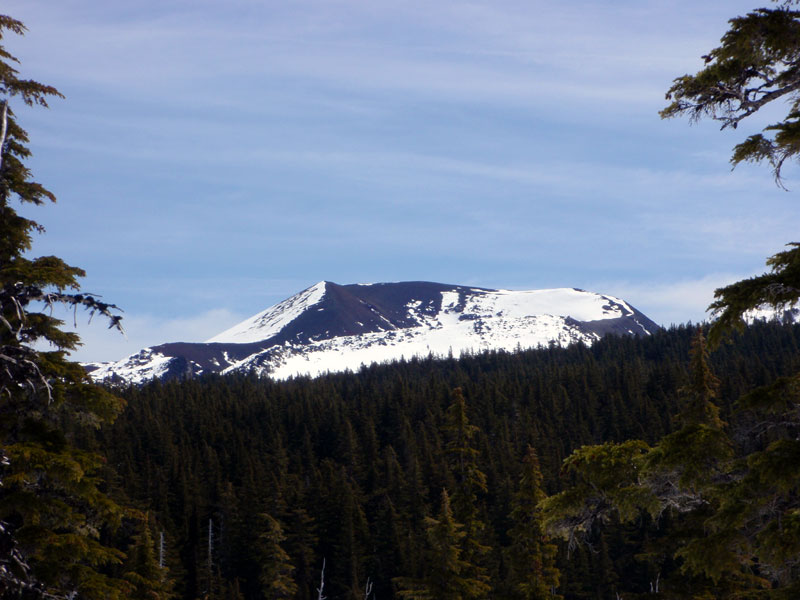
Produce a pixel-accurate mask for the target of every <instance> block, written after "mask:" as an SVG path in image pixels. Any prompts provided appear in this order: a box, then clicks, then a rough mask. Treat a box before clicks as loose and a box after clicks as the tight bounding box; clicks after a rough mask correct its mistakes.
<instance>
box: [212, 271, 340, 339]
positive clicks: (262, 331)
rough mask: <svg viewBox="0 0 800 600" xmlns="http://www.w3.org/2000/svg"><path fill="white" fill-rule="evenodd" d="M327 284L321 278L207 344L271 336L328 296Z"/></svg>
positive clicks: (216, 336)
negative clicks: (326, 293) (326, 294)
mask: <svg viewBox="0 0 800 600" xmlns="http://www.w3.org/2000/svg"><path fill="white" fill-rule="evenodd" d="M325 287H326V286H325V282H324V281H320V282H319V283H317V284H315V285H312V286H311V287H310V288H308V289H305V290H303V291H302V292H300V293H299V294H295V295H294V296H292V297H291V298H287V299H286V300H284V301H282V302H279V303H278V304H276V305H274V306H270V307H269V308H268V309H267V310H265V311H263V312H260V313H258V314H257V315H255V316H254V317H250V318H249V319H247V320H245V321H242V322H241V323H239V324H238V325H234V326H233V327H231V328H230V329H228V330H226V331H223V332H222V333H220V334H218V335H215V336H214V337H212V338H211V339H210V340H207V341H206V343H207V344H214V343H220V344H247V343H249V342H260V341H261V340H266V339H269V338H271V337H272V336H273V335H276V334H277V333H279V332H280V331H281V329H283V328H284V327H286V326H287V325H288V324H289V323H291V322H292V321H294V320H295V319H296V318H297V317H299V316H300V315H301V314H303V312H305V311H306V310H308V308H309V307H311V306H314V305H315V304H319V302H320V301H321V300H322V298H323V297H324V296H325Z"/></svg>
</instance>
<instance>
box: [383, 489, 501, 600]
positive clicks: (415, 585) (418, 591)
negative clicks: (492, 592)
mask: <svg viewBox="0 0 800 600" xmlns="http://www.w3.org/2000/svg"><path fill="white" fill-rule="evenodd" d="M463 529H464V527H463V525H462V524H461V523H458V522H457V521H456V520H455V519H454V517H453V511H452V509H451V507H450V496H449V495H448V493H447V490H442V507H441V511H440V512H439V515H438V519H433V518H431V517H427V518H426V519H425V533H426V541H427V544H426V551H425V554H426V559H427V560H426V563H425V564H426V572H425V575H424V576H423V577H422V578H421V579H411V578H406V577H399V578H397V579H395V583H397V585H398V587H399V588H400V592H399V595H400V597H402V598H409V599H410V600H468V599H470V598H483V597H485V596H486V594H487V593H488V592H489V585H488V584H487V583H486V582H485V581H483V580H482V579H474V578H471V577H470V576H469V573H470V572H471V571H473V570H474V566H473V565H470V563H469V562H467V561H466V560H464V559H463V558H462V544H463V539H464V537H465V535H466V533H465V532H464V530H463Z"/></svg>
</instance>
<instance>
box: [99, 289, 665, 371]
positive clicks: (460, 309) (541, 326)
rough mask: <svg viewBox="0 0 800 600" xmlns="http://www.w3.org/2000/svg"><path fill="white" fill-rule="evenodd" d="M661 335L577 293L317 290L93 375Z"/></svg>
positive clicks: (346, 362) (378, 358)
mask: <svg viewBox="0 0 800 600" xmlns="http://www.w3.org/2000/svg"><path fill="white" fill-rule="evenodd" d="M658 328H659V326H658V325H657V324H655V323H654V322H653V321H651V320H650V319H649V318H647V317H646V316H645V315H643V314H642V313H641V312H639V311H638V310H636V309H635V308H633V307H632V306H631V305H630V304H628V303H627V302H625V301H624V300H621V299H619V298H616V297H614V296H609V295H603V294H598V293H595V292H587V291H584V290H579V289H577V288H556V289H545V290H523V291H513V290H495V289H490V288H482V287H473V286H462V285H452V284H443V283H436V282H428V281H410V282H395V283H371V284H346V285H340V284H337V283H334V282H330V281H320V282H318V283H316V284H314V285H312V286H310V287H309V288H306V289H305V290H302V291H301V292H298V293H297V294H295V295H293V296H291V297H289V298H287V299H286V300H283V301H281V302H279V303H277V304H275V305H273V306H271V307H269V308H267V309H266V310H264V311H261V312H260V313H257V314H255V315H254V316H252V317H250V318H249V319H245V320H244V321H242V322H241V323H239V324H237V325H234V326H233V327H231V328H229V329H227V330H225V331H223V332H221V333H219V334H217V335H215V336H213V337H212V338H210V339H208V340H207V341H206V342H169V343H166V344H160V345H157V346H153V347H150V348H145V349H143V350H141V351H139V352H137V353H135V354H132V355H131V356H129V357H127V358H124V359H122V360H120V361H117V362H115V363H110V364H105V365H100V366H98V367H97V368H95V369H93V370H91V372H90V374H91V376H92V377H93V378H94V379H96V380H101V381H112V382H113V381H117V382H126V383H140V382H143V381H146V380H148V379H152V378H160V379H172V378H181V377H191V376H194V375H199V374H201V373H207V372H219V373H229V372H242V371H246V372H255V373H258V374H260V375H269V376H272V377H275V378H278V379H284V378H287V377H291V376H294V375H305V374H308V375H319V374H322V373H325V372H328V371H341V370H345V369H351V370H354V369H357V368H358V367H360V366H361V364H370V363H372V362H386V361H390V360H396V359H399V358H410V357H411V356H415V355H429V354H433V355H437V356H438V355H447V354H449V353H452V354H462V353H464V352H469V351H473V352H474V351H481V350H491V349H505V350H515V349H517V348H529V347H536V346H537V345H548V344H557V345H561V346H565V345H568V344H570V343H575V342H583V343H586V344H591V343H592V342H594V341H596V340H597V339H600V337H602V336H603V335H607V334H622V335H649V334H650V333H653V332H654V331H655V330H657V329H658Z"/></svg>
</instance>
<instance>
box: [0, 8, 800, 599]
mask: <svg viewBox="0 0 800 600" xmlns="http://www.w3.org/2000/svg"><path fill="white" fill-rule="evenodd" d="M795 5H796V3H795V2H792V1H787V2H782V3H774V4H773V5H771V8H763V9H758V10H755V11H753V12H751V13H749V14H747V15H745V16H741V17H735V18H733V19H732V20H731V21H730V23H729V29H728V32H727V33H726V34H725V36H724V37H723V38H722V41H721V45H720V46H719V47H717V48H715V49H713V50H712V51H711V52H710V53H709V54H708V55H707V56H706V57H704V58H705V67H704V68H703V70H701V71H700V72H698V73H697V74H696V75H693V76H690V75H685V76H682V77H678V78H677V79H675V80H674V82H673V84H672V87H670V88H669V90H668V92H667V98H668V102H669V104H668V106H667V107H666V108H665V109H664V110H663V111H662V113H661V116H662V117H664V118H671V117H688V118H689V119H693V120H697V119H711V120H717V121H719V122H721V123H722V126H723V128H727V127H730V128H731V129H735V128H736V125H737V124H738V123H739V122H740V121H741V120H742V119H744V118H747V117H748V116H750V115H752V114H754V113H755V112H757V111H758V110H759V109H761V107H762V106H764V105H766V104H767V103H769V102H772V101H773V100H777V99H783V100H786V101H788V105H789V106H790V108H789V111H788V113H787V114H786V116H785V117H784V118H783V119H781V120H780V121H778V122H776V123H773V124H771V125H768V126H767V127H766V128H765V129H764V130H763V132H762V133H760V134H757V135H752V136H750V137H748V138H746V139H745V140H744V141H741V142H740V143H739V144H738V145H736V146H735V147H734V149H733V156H732V159H731V162H732V163H733V164H734V165H736V164H739V163H742V162H752V163H759V164H764V165H766V166H768V167H769V169H770V170H771V172H772V175H773V177H774V179H775V182H776V184H777V185H779V186H782V185H783V176H784V171H785V169H786V167H787V165H788V164H789V163H791V162H792V161H796V160H797V156H798V155H799V154H800V142H799V141H798V136H799V135H800V126H799V125H798V123H800V121H798V120H799V119H800V92H799V91H798V90H800V11H797V10H795V8H796V6H795ZM25 31H26V28H25V25H23V23H21V22H20V21H18V20H16V19H14V18H13V17H11V16H5V15H0V42H4V41H5V38H6V37H7V36H19V35H22V34H24V33H25ZM21 68H22V67H21V65H20V62H19V60H18V59H17V58H16V57H15V56H13V55H12V54H10V53H9V52H8V51H7V50H6V49H5V47H4V46H2V45H0V484H1V485H0V598H3V599H5V598H8V599H12V598H15V599H20V600H33V599H43V600H44V599H46V600H67V599H69V600H83V599H86V600H101V599H112V600H122V599H128V598H130V599H141V600H172V599H174V600H199V599H204V600H260V599H272V600H277V599H294V600H325V599H327V600H345V599H347V600H392V599H397V600H400V599H408V600H468V599H475V600H479V599H489V598H491V599H498V600H503V599H508V600H512V599H513V600H546V599H563V600H633V599H645V598H646V599H652V600H701V599H703V600H712V599H736V600H751V599H752V600H756V599H776V600H796V599H798V598H800V324H795V323H794V320H793V319H791V318H788V317H787V315H791V314H792V312H791V310H789V311H787V310H786V309H791V308H792V307H793V306H794V305H795V304H796V303H797V302H798V300H800V244H797V243H790V244H788V245H787V246H784V250H783V251H780V252H778V253H777V254H774V255H773V256H772V257H770V258H768V259H767V268H768V271H767V272H766V273H764V274H763V275H760V276H756V277H751V278H748V279H744V280H741V281H738V282H736V283H733V284H730V285H728V286H726V287H722V288H720V289H718V290H717V291H716V293H715V298H714V301H713V304H712V305H711V307H710V309H711V310H712V315H711V316H712V320H711V321H710V322H709V323H702V324H695V325H692V324H685V325H680V326H672V327H670V328H665V329H662V330H660V331H658V332H657V333H655V334H653V335H648V336H640V337H636V336H632V335H631V336H616V335H609V336H606V337H603V338H602V339H599V340H598V341H597V342H596V343H594V344H593V345H592V346H590V347H589V346H585V345H583V344H580V343H578V344H573V345H571V346H569V347H566V348H561V347H558V346H557V345H556V344H552V345H551V346H549V347H539V348H535V349H519V350H518V351H516V352H505V351H487V352H481V353H474V354H470V355H464V356H461V357H452V356H450V357H441V356H428V357H415V358H411V359H408V360H403V361H398V362H393V363H387V364H381V365H372V366H364V367H362V368H361V369H360V370H359V371H357V372H343V373H338V374H327V375H324V376H320V377H317V378H305V377H297V378H292V379H288V380H286V381H274V380H271V379H269V378H266V377H263V378H259V377H256V376H254V375H241V374H235V375H206V376H200V377H196V378H187V379H174V380H168V381H160V380H154V381H151V382H149V383H145V384H143V385H139V386H121V385H116V386H115V385H111V384H108V385H105V384H104V385H101V384H96V383H93V382H92V380H91V379H90V378H89V376H88V374H87V372H86V371H85V369H84V367H83V366H82V365H80V364H78V363H76V362H74V361H72V360H71V359H70V356H69V353H70V352H71V351H73V350H75V349H76V347H77V345H78V344H79V339H78V336H77V334H75V333H73V332H70V331H68V330H67V329H65V327H64V323H63V322H62V321H61V320H59V318H57V316H54V313H53V312H52V310H51V309H52V308H53V307H55V306H62V307H67V308H68V309H69V310H70V311H75V314H79V315H84V314H88V315H89V316H95V318H96V319H98V320H101V321H104V322H105V323H106V324H107V325H109V326H110V328H112V329H119V330H121V329H122V325H123V323H124V321H123V320H122V318H121V313H120V311H119V309H118V308H117V307H116V306H115V305H113V304H110V303H107V302H104V301H102V300H101V299H100V297H99V296H96V295H93V294H86V293H82V292H81V291H80V289H79V279H80V278H81V277H83V276H84V272H83V271H82V269H80V268H78V267H75V266H72V265H69V264H67V263H66V262H65V261H64V260H62V259H60V258H58V257H56V256H41V257H34V255H35V254H36V252H35V243H34V241H35V239H36V236H37V235H38V234H40V233H42V232H43V228H42V227H41V226H40V225H39V223H37V222H36V221H34V220H32V219H31V218H29V216H28V215H29V214H30V212H31V211H30V210H28V209H31V208H33V209H38V207H40V206H41V205H47V204H49V203H50V202H52V201H54V200H55V195H54V193H52V192H51V191H49V189H48V188H47V187H45V186H44V185H42V184H40V183H38V182H37V181H35V179H34V174H33V173H32V172H31V170H30V169H29V167H28V166H27V164H26V162H27V161H28V160H29V158H30V156H31V149H30V148H31V146H35V142H36V140H29V138H28V133H27V132H26V130H25V129H24V127H23V124H22V123H21V122H20V116H21V115H22V116H24V115H26V114H29V113H28V112H27V111H28V109H29V108H46V107H47V106H48V102H51V101H55V100H60V99H61V94H60V92H59V91H58V90H57V89H56V88H55V87H51V86H49V85H45V84H42V83H39V82H36V81H33V80H29V79H26V78H25V77H24V76H22V75H21V74H20V72H19V70H18V69H21ZM665 87H666V86H665ZM21 107H24V109H21ZM784 243H786V240H776V244H777V245H780V244H784ZM754 309H760V310H766V311H771V312H770V314H772V315H777V317H778V318H771V319H760V318H752V312H751V311H753V310H754ZM795 313H796V311H795ZM781 316H782V318H781Z"/></svg>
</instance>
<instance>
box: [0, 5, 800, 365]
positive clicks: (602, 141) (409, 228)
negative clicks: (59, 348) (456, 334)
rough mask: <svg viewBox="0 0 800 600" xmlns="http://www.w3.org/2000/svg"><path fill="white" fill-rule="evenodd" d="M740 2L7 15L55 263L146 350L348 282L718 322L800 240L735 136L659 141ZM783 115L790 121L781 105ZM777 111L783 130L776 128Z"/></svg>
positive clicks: (124, 8) (59, 9) (690, 130)
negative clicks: (33, 101) (560, 297)
mask: <svg viewBox="0 0 800 600" xmlns="http://www.w3.org/2000/svg"><path fill="white" fill-rule="evenodd" d="M756 6H757V4H751V3H750V2H746V1H740V0H724V1H723V0H715V1H708V2H703V3H699V5H698V3H696V2H695V1H689V0H674V1H669V2H668V1H660V2H654V1H642V0H623V1H615V2H599V1H594V2H591V1H582V2H552V1H551V2H538V1H525V2H522V1H520V2H513V1H505V0H493V1H485V2H483V1H482V2H461V1H460V2H452V1H448V0H443V1H437V2H421V1H420V2H417V1H409V2H380V1H375V0H371V1H335V0H334V1H322V0H308V1H298V2H282V1H281V2H279V1H277V0H268V1H261V2H256V1H248V0H228V1H226V2H221V1H219V0H216V1H210V0H183V1H170V0H159V1H158V2H156V1H151V0H140V1H138V2H136V3H122V2H100V1H99V0H59V2H53V1H52V0H50V1H44V0H42V1H39V0H6V1H5V2H4V6H3V9H2V10H3V11H4V12H6V13H7V14H9V15H11V16H13V17H15V18H18V19H20V20H22V21H23V22H24V23H25V24H26V25H27V27H28V29H29V33H28V34H27V35H26V36H25V37H24V38H21V39H14V38H8V39H6V40H5V43H6V46H7V48H8V49H9V50H11V51H12V53H14V54H16V55H17V56H18V57H19V58H20V59H21V60H22V73H23V75H25V76H27V77H31V78H34V79H37V80H39V81H42V82H44V83H48V84H51V85H54V86H56V87H57V88H58V89H59V90H61V91H62V92H63V93H64V94H65V96H66V100H63V101H54V102H53V103H52V107H51V109H50V110H47V111H44V110H37V111H28V110H24V109H22V108H20V107H17V108H16V110H17V112H18V113H19V115H20V119H21V121H22V124H23V126H25V127H26V128H27V129H28V131H29V133H30V135H31V148H32V149H33V151H34V153H35V157H34V159H33V160H32V161H31V167H32V168H33V170H34V174H35V177H36V178H37V180H39V181H41V182H42V183H44V184H45V185H47V186H48V187H49V188H50V189H51V190H52V191H53V192H55V193H56V195H57V196H58V198H59V202H58V204H56V205H54V206H47V207H44V208H39V209H35V210H34V211H33V212H32V213H31V214H33V215H34V216H35V218H37V219H38V220H39V221H41V222H42V223H43V224H44V225H45V226H46V227H47V233H46V234H45V235H44V236H42V237H41V238H40V239H39V240H37V243H36V246H35V250H36V253H37V254H49V253H55V254H58V255H60V256H62V257H63V258H65V259H66V260H68V261H69V262H71V263H73V264H76V265H78V266H81V267H83V268H84V269H86V270H87V272H88V276H87V278H86V279H85V282H84V289H85V290H86V291H90V292H96V293H99V294H102V295H103V297H104V298H105V299H107V300H110V301H113V302H116V303H117V304H119V305H120V306H121V307H123V308H124V309H125V314H126V321H125V324H126V327H127V330H128V339H121V338H119V337H116V336H114V334H112V333H108V332H106V331H105V330H104V328H103V327H102V326H98V325H93V326H92V327H90V328H89V329H85V328H84V327H81V331H82V334H83V336H84V340H85V342H86V345H85V347H84V349H82V350H81V352H80V353H79V354H78V355H77V357H78V358H80V359H82V360H110V359H118V358H122V356H124V355H127V354H130V353H132V352H134V351H136V350H138V349H139V348H141V347H142V346H145V345H152V344H156V343H161V342H167V341H178V340H186V341H199V340H203V339H206V338H208V337H211V336H212V335H214V334H215V333H217V332H219V331H222V330H223V329H225V328H227V327H228V326H230V325H232V324H233V323H235V322H237V321H238V320H241V319H243V318H245V317H247V316H250V315H251V314H253V313H256V312H258V311H260V310H262V309H264V308H266V307H267V306H269V305H270V304H273V303H275V302H277V301H279V300H282V299H283V298H285V297H287V296H289V295H291V294H293V293H295V292H297V291H300V290H301V289H303V288H305V287H308V286H309V285H311V284H313V283H315V282H317V281H319V280H322V279H327V280H331V281H336V282H338V283H355V282H366V281H403V280H430V281H441V282H446V283H460V284H471V285H480V286H485V287H498V288H511V289H534V288H547V287H564V286H566V287H580V288H584V289H590V290H593V291H598V292H602V293H608V294H613V295H617V296H620V297H623V298H625V299H626V300H627V301H629V302H631V303H632V304H633V305H635V306H637V308H639V309H640V310H642V311H643V312H645V313H646V314H648V316H650V317H651V318H653V319H654V320H655V321H657V322H660V323H663V324H669V323H672V322H685V321H687V320H693V321H697V320H700V319H703V318H704V314H705V313H704V309H705V307H706V306H707V305H708V304H709V302H710V301H711V300H712V291H713V289H714V288H715V287H718V286H719V285H722V284H725V283H727V282H730V281H733V280H735V279H737V278H740V277H742V276H747V275H751V274H754V273H758V272H761V271H763V264H764V259H765V258H766V256H768V255H770V254H773V253H774V252H776V251H779V250H780V249H781V247H782V245H783V244H784V243H786V242H789V241H792V240H794V239H796V234H797V228H798V211H797V206H796V205H797V200H796V192H795V191H793V192H789V193H787V192H784V191H781V190H779V189H778V188H777V187H776V186H775V185H774V183H773V182H772V179H771V177H770V174H769V171H768V168H766V167H761V168H758V167H741V168H737V169H736V170H735V171H733V172H731V170H730V166H729V164H728V159H729V156H730V150H731V147H732V146H733V144H734V143H736V141H738V140H740V139H742V138H743V137H744V136H746V135H747V134H748V133H750V132H752V131H755V130H757V129H759V128H760V127H761V126H763V125H764V124H765V123H767V122H768V121H767V120H768V118H769V115H764V116H759V117H758V120H754V121H753V123H752V124H748V125H747V126H745V127H740V129H739V130H738V131H737V132H720V131H719V130H718V126H716V125H715V124H714V123H711V122H707V123H700V124H698V125H694V126H689V125H688V123H687V122H686V121H679V120H672V121H662V120H660V119H659V117H658V110H659V109H660V108H662V107H663V106H664V105H665V100H664V93H665V91H666V90H667V88H668V87H669V85H670V82H671V80H672V79H673V78H674V77H676V76H678V75H681V74H683V73H686V72H694V71H696V70H697V69H699V68H700V67H701V65H702V60H701V59H700V56H701V55H703V54H705V53H706V52H708V50H710V49H711V48H712V47H713V46H715V45H716V44H717V42H718V40H719V38H720V36H721V35H722V34H723V33H724V31H725V30H726V20H727V19H728V18H730V17H732V16H735V15H736V14H742V13H744V12H746V11H747V10H749V9H752V8H755V7H756ZM780 108H783V107H780ZM773 114H779V113H773ZM787 175H788V180H787V183H788V185H789V187H790V188H792V189H795V188H797V186H798V185H800V182H798V181H797V179H798V178H797V177H796V175H797V171H796V169H795V168H794V167H792V168H790V169H789V170H788V171H787Z"/></svg>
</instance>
